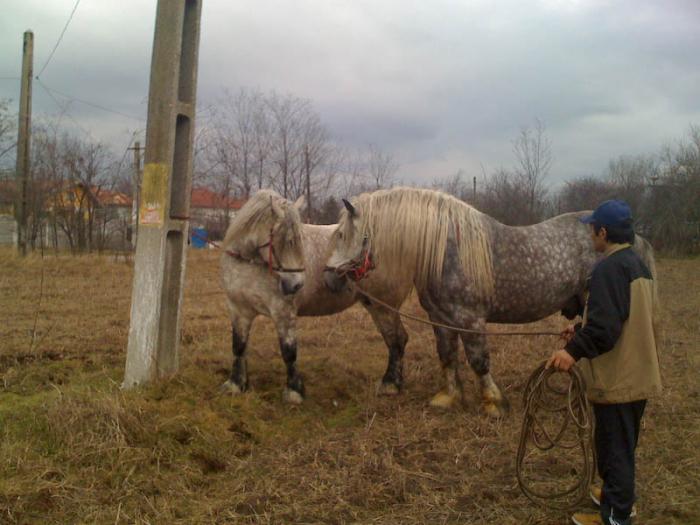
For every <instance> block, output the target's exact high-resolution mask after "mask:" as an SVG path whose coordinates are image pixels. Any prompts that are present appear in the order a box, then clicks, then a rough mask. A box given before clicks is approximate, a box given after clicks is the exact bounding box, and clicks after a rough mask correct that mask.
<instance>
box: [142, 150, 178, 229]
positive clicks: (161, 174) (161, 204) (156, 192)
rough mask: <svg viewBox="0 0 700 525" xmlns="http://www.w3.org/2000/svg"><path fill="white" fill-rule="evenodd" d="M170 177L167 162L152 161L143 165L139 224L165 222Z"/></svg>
mask: <svg viewBox="0 0 700 525" xmlns="http://www.w3.org/2000/svg"><path fill="white" fill-rule="evenodd" d="M169 178H170V166H168V165H167V164H161V163H155V162H152V163H148V164H146V165H145V166H144V167H143V182H142V183H141V206H140V209H139V224H143V225H144V226H162V225H163V224H164V222H165V208H166V206H167V199H168V179H169Z"/></svg>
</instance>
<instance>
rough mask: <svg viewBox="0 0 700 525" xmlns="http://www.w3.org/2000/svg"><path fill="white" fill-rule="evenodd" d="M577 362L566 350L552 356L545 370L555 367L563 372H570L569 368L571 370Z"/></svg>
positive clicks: (558, 351)
mask: <svg viewBox="0 0 700 525" xmlns="http://www.w3.org/2000/svg"><path fill="white" fill-rule="evenodd" d="M575 362H576V360H575V359H574V358H573V357H571V354H570V353H569V352H567V351H566V350H557V351H556V352H554V353H553V354H552V357H550V358H549V360H548V361H547V364H546V365H545V368H549V367H550V366H553V367H554V368H556V369H557V370H561V371H562V372H568V371H569V368H571V367H572V366H573V365H574V363H575Z"/></svg>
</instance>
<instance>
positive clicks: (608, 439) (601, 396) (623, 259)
mask: <svg viewBox="0 0 700 525" xmlns="http://www.w3.org/2000/svg"><path fill="white" fill-rule="evenodd" d="M581 222H583V223H586V224H590V226H591V239H592V240H593V246H594V248H595V250H596V251H597V252H599V253H602V254H603V258H602V259H601V260H600V261H599V262H598V263H597V264H596V266H595V268H594V269H593V272H592V274H591V280H590V287H589V291H588V300H587V302H586V307H585V310H584V313H583V322H582V324H581V326H580V327H577V328H576V329H572V328H570V329H568V330H566V331H565V332H564V334H563V335H564V336H565V339H568V341H567V343H566V346H565V347H564V348H563V349H561V350H557V351H555V352H554V353H553V354H552V356H551V358H550V359H549V361H548V362H547V367H549V366H554V367H555V368H556V369H558V370H563V371H567V370H569V368H571V366H572V365H573V364H574V363H575V362H576V361H578V360H579V359H582V358H583V359H584V361H582V362H581V363H580V366H581V367H582V370H583V372H584V376H585V377H586V383H587V396H588V399H589V401H591V403H592V405H593V411H594V414H595V449H596V454H597V458H598V472H599V474H600V477H601V478H602V480H603V487H602V492H601V493H600V494H598V493H597V491H596V490H595V489H593V490H592V492H591V495H592V496H594V499H598V500H599V504H600V513H599V514H598V513H588V514H587V513H577V514H574V515H573V516H572V520H573V522H574V523H576V524H577V525H600V524H605V525H628V524H630V523H632V521H631V516H630V515H631V514H632V505H633V503H634V451H635V448H636V446H637V439H638V436H639V425H640V420H641V418H642V414H643V413H644V407H645V405H646V400H647V398H649V397H650V396H652V395H654V394H657V393H659V392H660V391H661V376H660V373H659V361H658V356H657V353H656V341H655V338H654V328H653V322H652V315H653V308H654V304H653V281H652V276H651V273H650V272H649V269H648V268H647V267H646V266H645V265H644V263H643V262H642V261H641V259H640V258H639V256H638V255H637V254H636V253H635V252H634V251H632V249H631V246H630V245H631V243H632V242H634V230H633V228H632V217H631V213H630V208H629V206H628V205H627V204H626V203H624V202H622V201H619V200H609V201H606V202H604V203H602V204H601V205H600V206H598V208H596V210H595V211H594V212H593V214H592V215H590V216H587V217H584V218H583V219H581ZM596 496H597V497H596Z"/></svg>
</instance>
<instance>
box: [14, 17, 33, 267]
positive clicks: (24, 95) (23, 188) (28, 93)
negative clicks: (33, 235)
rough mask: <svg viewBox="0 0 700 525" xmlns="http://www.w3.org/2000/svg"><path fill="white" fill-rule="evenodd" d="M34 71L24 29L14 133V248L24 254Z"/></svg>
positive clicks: (30, 35) (30, 39)
mask: <svg viewBox="0 0 700 525" xmlns="http://www.w3.org/2000/svg"><path fill="white" fill-rule="evenodd" d="M33 70H34V33H32V32H31V31H25V32H24V44H23V48H22V80H21V82H22V84H21V88H20V95H19V126H18V133H17V163H16V170H15V171H16V175H15V176H16V180H17V198H16V203H17V204H16V206H15V218H16V220H17V250H18V251H19V254H20V255H21V256H22V257H24V256H25V255H27V201H28V198H27V191H28V186H29V170H30V156H29V153H30V150H29V146H30V143H31V133H32V76H33V74H32V72H33Z"/></svg>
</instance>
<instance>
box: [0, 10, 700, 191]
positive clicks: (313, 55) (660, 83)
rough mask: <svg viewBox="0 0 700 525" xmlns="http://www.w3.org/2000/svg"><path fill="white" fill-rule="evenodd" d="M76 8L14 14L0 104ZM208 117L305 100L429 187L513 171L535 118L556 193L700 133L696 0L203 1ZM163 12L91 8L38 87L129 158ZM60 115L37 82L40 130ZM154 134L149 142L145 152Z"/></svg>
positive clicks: (343, 138) (334, 127) (81, 14)
mask: <svg viewBox="0 0 700 525" xmlns="http://www.w3.org/2000/svg"><path fill="white" fill-rule="evenodd" d="M74 5H75V0H2V6H3V9H2V11H3V12H2V17H1V18H0V98H8V97H9V98H12V99H13V100H14V101H15V102H17V100H18V98H19V81H18V80H13V79H7V78H6V77H19V74H20V70H21V50H22V33H23V32H24V31H25V30H26V29H32V30H33V31H34V36H35V51H34V67H35V74H36V73H39V72H40V71H41V69H42V68H43V67H44V64H45V63H46V61H47V59H48V57H49V54H50V53H51V50H52V49H53V47H54V45H55V43H56V41H57V39H58V37H59V35H60V33H61V30H62V29H63V26H64V25H65V23H66V21H67V19H68V16H69V15H70V13H71V11H72V9H73V7H74ZM203 6H204V7H203V14H202V33H201V42H200V53H199V60H200V62H199V84H198V99H199V102H198V103H199V104H200V107H203V104H207V103H209V102H211V101H213V100H215V99H216V98H217V97H218V96H219V95H220V94H221V91H222V89H223V88H229V89H231V90H236V89H237V88H239V87H242V86H245V87H252V88H260V89H261V90H263V91H270V90H277V91H279V92H283V93H291V94H293V95H295V96H298V97H303V98H308V99H311V100H312V101H313V103H314V105H315V108H316V109H317V111H318V112H319V114H320V116H321V119H322V120H323V122H324V123H325V124H326V126H327V127H328V129H329V130H330V132H331V134H332V135H333V136H334V137H335V139H336V140H338V141H339V142H341V143H344V144H347V145H350V146H363V145H367V144H369V143H372V144H375V145H377V146H378V147H380V148H381V149H383V150H384V151H386V152H389V153H391V154H392V155H393V156H394V158H395V159H396V161H397V162H398V163H399V165H400V168H399V173H398V175H399V177H400V178H402V179H403V180H405V181H408V182H419V183H420V182H424V183H429V182H430V181H432V180H433V179H435V178H440V177H446V176H449V175H452V174H454V173H455V172H457V171H458V170H460V169H461V170H463V171H464V172H465V174H466V175H467V176H469V177H471V176H472V175H480V174H481V172H482V166H483V168H484V169H485V171H486V172H490V171H492V170H494V169H496V168H499V167H506V168H508V167H510V166H512V165H513V163H514V156H513V153H512V141H513V139H514V138H515V137H516V136H517V134H518V132H519V130H520V129H521V128H522V127H523V126H531V125H533V123H534V120H535V119H536V118H539V119H540V120H542V121H543V122H544V123H545V125H546V127H547V134H548V136H549V138H550V139H551V142H552V153H553V163H552V169H551V174H550V182H551V183H557V182H560V181H562V180H566V179H571V178H574V177H577V176H583V175H590V174H599V173H601V172H602V171H603V170H604V169H605V167H606V165H607V163H608V161H609V160H610V159H611V158H613V157H617V156H619V155H636V154H640V153H645V154H646V153H656V152H657V151H658V150H659V148H660V146H662V145H663V144H670V143H673V142H674V141H676V140H677V139H680V138H681V137H682V136H683V135H684V134H685V133H686V132H687V129H688V127H689V125H690V124H693V123H694V124H700V92H699V87H700V1H699V0H663V1H656V0H653V1H652V0H619V1H597V0H596V1H594V0H590V1H589V0H542V1H525V0H508V1H497V0H487V1H474V0H462V1H447V0H423V1H408V0H344V1H340V0H276V1H271V0H204V4H203ZM155 9H156V2H155V0H82V1H81V2H80V4H79V6H78V8H77V10H76V12H75V16H74V18H73V20H72V22H71V24H70V26H69V27H68V30H67V31H66V34H65V36H64V38H63V40H62V42H61V44H60V46H59V47H58V49H57V50H56V52H55V54H54V56H53V58H52V59H51V61H50V62H49V64H48V66H47V67H46V68H45V69H44V71H43V73H41V76H40V80H41V82H43V84H44V85H46V86H47V87H48V88H50V89H53V90H54V91H56V92H61V93H65V94H67V95H70V96H71V97H74V98H79V99H84V100H86V101H88V102H91V103H94V104H97V105H101V106H105V107H108V108H111V109H113V110H116V111H119V112H121V113H124V114H126V115H132V116H134V117H139V118H140V119H141V120H139V119H138V118H129V117H127V116H120V115H115V114H113V113H107V112H105V111H102V110H100V109H97V108H95V107H91V106H88V105H85V104H83V103H80V102H77V101H72V102H69V101H68V100H69V99H67V98H65V97H63V96H62V95H58V94H56V93H54V97H55V98H56V99H57V100H58V102H59V103H61V104H63V105H65V104H67V106H66V107H67V111H66V112H64V115H63V117H62V119H63V120H62V123H64V124H65V125H66V126H71V127H73V128H76V129H77V127H78V126H79V128H80V130H81V131H79V133H84V134H89V135H90V136H92V137H93V138H94V139H96V140H101V141H104V142H106V143H107V144H109V145H110V146H111V147H112V149H113V150H114V152H115V153H116V154H121V153H123V152H124V148H125V147H126V146H127V145H128V143H129V141H130V139H131V136H132V134H133V133H134V131H137V130H144V129H145V126H146V124H145V114H146V106H147V94H148V76H149V70H150V59H151V47H152V41H153V25H154V19H155ZM58 113H59V109H58V106H57V104H56V102H55V101H54V100H52V98H50V97H49V95H48V94H47V92H46V91H45V90H44V88H43V87H42V86H41V85H40V84H38V83H36V82H35V84H34V115H35V118H37V119H38V118H41V116H42V115H44V116H46V115H56V114H58ZM142 136H143V134H142V135H141V138H142Z"/></svg>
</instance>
